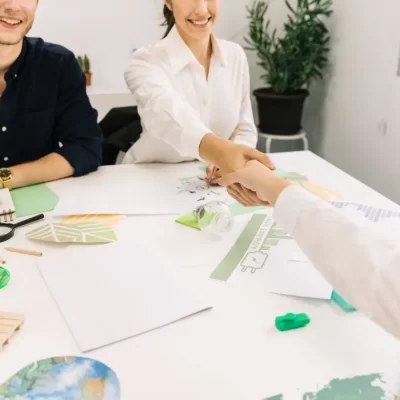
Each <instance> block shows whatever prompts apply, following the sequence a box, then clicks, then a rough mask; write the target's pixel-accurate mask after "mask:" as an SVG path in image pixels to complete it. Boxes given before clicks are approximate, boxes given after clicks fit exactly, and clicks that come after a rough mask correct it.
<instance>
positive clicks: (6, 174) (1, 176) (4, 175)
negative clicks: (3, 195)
mask: <svg viewBox="0 0 400 400" xmlns="http://www.w3.org/2000/svg"><path fill="white" fill-rule="evenodd" d="M0 181H1V183H2V184H3V187H4V188H6V189H9V190H11V189H12V188H13V184H12V174H11V171H10V170H9V169H8V168H0Z"/></svg>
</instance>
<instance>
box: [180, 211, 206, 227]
mask: <svg viewBox="0 0 400 400" xmlns="http://www.w3.org/2000/svg"><path fill="white" fill-rule="evenodd" d="M175 222H177V223H178V224H182V225H186V226H189V227H190V228H194V229H197V230H200V227H199V223H198V222H197V218H196V216H195V215H194V214H193V213H192V212H191V213H189V214H186V215H183V216H182V217H179V218H178V219H177V220H176V221H175Z"/></svg>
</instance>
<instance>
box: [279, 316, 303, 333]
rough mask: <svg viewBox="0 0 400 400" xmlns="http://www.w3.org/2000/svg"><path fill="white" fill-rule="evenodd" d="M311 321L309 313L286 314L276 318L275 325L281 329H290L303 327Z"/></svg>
mask: <svg viewBox="0 0 400 400" xmlns="http://www.w3.org/2000/svg"><path fill="white" fill-rule="evenodd" d="M309 323H310V318H309V317H308V315H307V314H292V313H289V314H286V315H283V316H281V317H276V318H275V326H276V327H277V329H278V330H280V331H290V330H292V329H298V328H302V327H303V326H306V325H308V324H309Z"/></svg>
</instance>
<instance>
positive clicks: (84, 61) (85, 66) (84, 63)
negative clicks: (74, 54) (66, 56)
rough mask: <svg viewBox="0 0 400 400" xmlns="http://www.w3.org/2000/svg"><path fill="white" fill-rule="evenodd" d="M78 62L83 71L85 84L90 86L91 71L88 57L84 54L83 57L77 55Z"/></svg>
mask: <svg viewBox="0 0 400 400" xmlns="http://www.w3.org/2000/svg"><path fill="white" fill-rule="evenodd" d="M78 62H79V65H80V66H81V68H82V71H83V73H84V74H85V77H86V86H90V85H91V84H92V72H91V71H90V60H89V57H88V56H87V55H86V54H85V55H84V56H83V57H82V56H78Z"/></svg>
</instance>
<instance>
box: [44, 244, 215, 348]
mask: <svg viewBox="0 0 400 400" xmlns="http://www.w3.org/2000/svg"><path fill="white" fill-rule="evenodd" d="M39 269H40V272H41V274H42V276H43V278H44V280H45V282H46V284H47V286H48V288H49V290H50V292H51V294H52V296H53V298H54V300H55V301H56V303H57V305H58V307H59V309H60V311H61V313H62V315H63V317H64V319H65V321H66V323H67V325H68V326H69V329H70V331H71V333H72V335H73V337H74V338H75V341H76V342H77V344H78V346H79V348H80V350H81V351H83V352H86V351H90V350H93V349H96V348H99V347H103V346H106V345H109V344H111V343H114V342H117V341H120V340H123V339H127V338H130V337H132V336H135V335H139V334H141V333H144V332H148V331H150V330H153V329H156V328H160V327H162V326H164V325H167V324H170V323H172V322H175V321H178V320H180V319H182V318H185V317H188V316H190V315H192V314H196V313H198V312H200V311H204V310H206V309H208V308H210V304H209V303H208V302H207V301H205V300H204V299H203V298H202V297H201V296H199V295H198V294H196V292H195V291H194V290H193V288H192V287H191V285H188V284H187V283H185V282H184V281H183V280H182V279H181V278H180V277H179V276H178V275H176V274H175V272H174V271H173V270H172V269H170V268H168V267H167V266H165V265H163V264H162V263H161V262H160V261H159V260H158V259H157V258H155V256H154V251H153V252H151V251H147V250H146V249H145V248H144V246H143V244H142V243H135V242H131V241H122V240H120V241H118V242H114V243H110V244H108V245H105V246H77V247H76V248H75V249H74V251H73V252H71V253H70V254H69V255H68V257H66V258H60V257H59V254H55V255H52V254H49V255H48V256H46V257H43V260H41V261H40V263H39Z"/></svg>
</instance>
